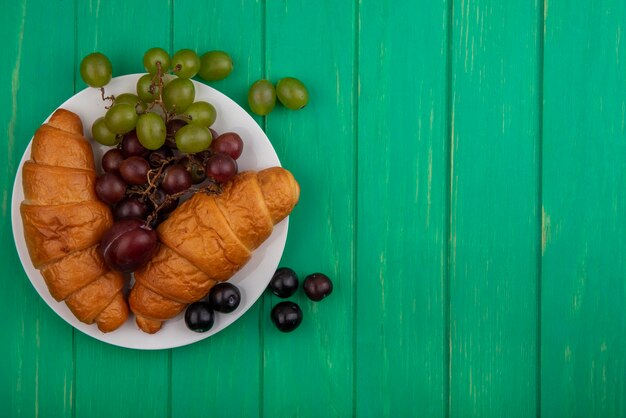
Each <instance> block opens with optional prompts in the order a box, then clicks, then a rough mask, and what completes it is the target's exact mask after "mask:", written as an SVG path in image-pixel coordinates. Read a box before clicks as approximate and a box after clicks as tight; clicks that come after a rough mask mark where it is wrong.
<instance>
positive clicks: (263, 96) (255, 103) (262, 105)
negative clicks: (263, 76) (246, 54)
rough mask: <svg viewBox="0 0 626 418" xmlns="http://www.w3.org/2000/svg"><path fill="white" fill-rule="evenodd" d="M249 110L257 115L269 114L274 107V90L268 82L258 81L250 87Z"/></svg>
mask: <svg viewBox="0 0 626 418" xmlns="http://www.w3.org/2000/svg"><path fill="white" fill-rule="evenodd" d="M248 104H249V105H250V110H252V111H253V112H254V113H256V114H257V115H261V116H265V115H267V114H269V113H270V112H271V111H272V110H273V109H274V106H275V105H276V90H275V89H274V85H273V84H272V83H270V82H269V81H268V80H259V81H256V82H254V84H252V85H251V86H250V90H249V91H248Z"/></svg>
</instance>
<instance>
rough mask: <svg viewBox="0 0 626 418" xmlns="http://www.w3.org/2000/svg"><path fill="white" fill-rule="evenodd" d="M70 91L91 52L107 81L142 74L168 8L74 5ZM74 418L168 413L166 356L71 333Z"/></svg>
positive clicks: (163, 1) (161, 3) (163, 34)
mask: <svg viewBox="0 0 626 418" xmlns="http://www.w3.org/2000/svg"><path fill="white" fill-rule="evenodd" d="M77 8H78V9H77V14H78V19H77V26H78V30H77V33H78V35H79V36H77V48H76V62H75V66H76V69H77V72H76V85H77V88H78V89H82V88H83V87H84V86H85V85H84V83H83V82H82V80H80V74H79V73H78V66H79V63H80V60H81V59H82V58H83V57H84V56H85V55H87V54H89V53H91V52H93V51H99V52H102V53H103V54H105V55H107V56H108V57H109V59H110V60H111V62H112V65H113V75H114V76H117V75H124V74H129V73H136V72H144V71H145V70H144V69H143V63H142V57H143V53H144V52H145V51H146V50H147V49H149V48H151V47H154V46H161V47H163V48H166V49H169V46H170V39H171V33H170V16H171V2H170V1H169V0H157V1H153V2H151V3H150V6H137V5H136V3H132V2H128V1H114V2H106V4H105V3H100V2H77ZM75 339H76V415H77V416H86V417H114V416H141V417H160V416H167V415H168V414H169V413H170V412H169V409H170V373H169V368H170V360H171V358H170V352H169V351H168V350H162V351H156V352H150V351H138V350H128V349H122V348H119V347H114V346H111V345H108V344H104V343H102V342H100V341H97V340H95V339H93V338H90V337H88V336H85V335H83V334H82V333H79V332H76V333H75Z"/></svg>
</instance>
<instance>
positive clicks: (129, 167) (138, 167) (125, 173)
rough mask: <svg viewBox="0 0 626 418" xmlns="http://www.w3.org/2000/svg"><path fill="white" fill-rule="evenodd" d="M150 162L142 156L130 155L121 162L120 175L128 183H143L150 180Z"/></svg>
mask: <svg viewBox="0 0 626 418" xmlns="http://www.w3.org/2000/svg"><path fill="white" fill-rule="evenodd" d="M149 170H150V164H148V162H147V161H146V160H145V159H143V158H141V157H137V156H134V157H129V158H127V159H125V160H124V161H122V164H120V175H121V176H122V178H123V179H124V180H126V182H127V183H128V184H136V185H142V184H146V183H147V182H148V171H149Z"/></svg>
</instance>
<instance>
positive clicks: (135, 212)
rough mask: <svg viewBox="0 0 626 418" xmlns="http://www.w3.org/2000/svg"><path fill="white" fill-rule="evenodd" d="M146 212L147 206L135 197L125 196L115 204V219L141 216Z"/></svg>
mask: <svg viewBox="0 0 626 418" xmlns="http://www.w3.org/2000/svg"><path fill="white" fill-rule="evenodd" d="M147 212H148V206H147V205H146V204H145V203H144V202H142V201H141V200H139V199H138V198H136V197H127V198H125V199H123V200H122V201H121V202H120V203H118V204H117V205H116V206H115V210H114V211H113V216H115V219H122V218H143V217H144V216H145V215H146V213H147Z"/></svg>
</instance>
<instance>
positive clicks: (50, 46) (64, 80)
mask: <svg viewBox="0 0 626 418" xmlns="http://www.w3.org/2000/svg"><path fill="white" fill-rule="evenodd" d="M3 6H4V7H3V12H2V14H1V15H0V39H2V41H1V42H2V51H3V58H4V65H3V66H2V68H0V108H1V109H2V112H0V127H1V131H2V134H1V143H2V149H1V152H0V190H1V193H2V194H1V204H2V206H1V212H0V265H2V278H1V279H0V316H1V318H2V320H1V321H0V336H1V337H0V338H1V341H2V343H1V344H0V358H1V360H0V404H1V405H2V407H1V408H0V409H1V410H2V415H3V416H10V417H36V416H46V415H49V416H56V417H70V416H71V415H72V412H73V411H72V401H73V398H72V395H73V393H72V392H73V389H74V382H73V364H72V327H71V326H69V325H67V324H66V323H65V322H64V321H63V320H62V319H61V318H60V317H58V316H57V315H56V314H55V313H54V312H53V311H52V310H51V309H50V308H49V307H48V306H47V305H46V304H45V302H44V301H43V300H42V299H41V298H40V297H39V295H38V294H37V292H36V291H35V289H34V288H33V287H32V285H31V284H30V281H29V280H28V278H27V276H26V274H25V273H24V270H23V269H22V266H21V264H20V262H19V259H18V256H17V253H16V250H15V244H14V242H13V234H12V229H11V197H12V189H13V181H14V179H15V173H16V171H17V169H18V164H19V161H20V159H21V157H22V154H23V152H24V150H25V149H26V146H27V144H28V142H29V141H30V139H31V137H32V135H33V133H34V132H35V130H36V129H37V128H38V127H39V125H40V124H41V123H42V122H43V120H44V119H45V118H46V117H47V116H48V115H49V114H50V113H51V112H52V110H54V108H55V107H56V105H55V104H56V103H60V102H62V101H63V100H65V98H66V97H68V96H70V95H71V94H72V88H73V80H72V77H71V76H69V77H68V75H67V73H66V71H65V69H64V68H63V67H62V66H61V65H57V64H59V63H60V62H63V61H67V62H69V63H72V62H73V39H74V36H73V34H74V8H73V3H72V2H71V1H62V2H54V3H53V4H50V5H48V6H47V7H46V8H45V10H44V9H43V8H42V7H41V6H40V5H39V4H37V3H26V2H12V3H10V4H5V5H3ZM51 20H53V21H55V22H57V23H58V25H55V26H53V27H50V28H49V30H47V31H45V32H44V31H39V30H37V28H40V27H43V26H48V25H49V22H50V21H51ZM61 44H63V45H67V47H68V49H67V50H57V49H56V46H57V45H61ZM43 98H45V99H43ZM20 187H21V186H20Z"/></svg>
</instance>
